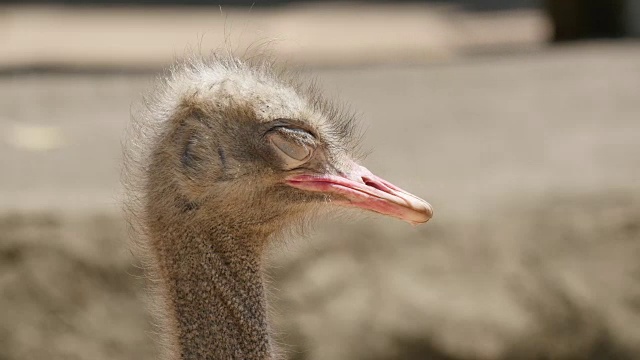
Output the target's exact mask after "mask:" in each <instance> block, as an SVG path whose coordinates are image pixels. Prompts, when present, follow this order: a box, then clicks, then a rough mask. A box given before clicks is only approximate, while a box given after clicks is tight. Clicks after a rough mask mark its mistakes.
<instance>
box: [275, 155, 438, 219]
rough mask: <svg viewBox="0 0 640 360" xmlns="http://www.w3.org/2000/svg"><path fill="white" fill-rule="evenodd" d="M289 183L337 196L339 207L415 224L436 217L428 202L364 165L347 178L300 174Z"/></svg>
mask: <svg viewBox="0 0 640 360" xmlns="http://www.w3.org/2000/svg"><path fill="white" fill-rule="evenodd" d="M354 165H355V164H354ZM286 183H287V184H288V185H290V186H292V187H295V188H298V189H301V190H306V191H314V192H322V193H326V194H331V195H334V198H335V200H334V203H336V204H339V205H343V206H350V207H357V208H361V209H365V210H370V211H374V212H377V213H380V214H383V215H388V216H393V217H395V218H398V219H401V220H404V221H407V222H409V223H411V224H420V223H425V222H427V221H429V219H431V217H432V216H433V209H432V208H431V205H430V204H429V203H428V202H426V201H424V200H422V199H420V198H419V197H417V196H415V195H413V194H411V193H409V192H406V191H404V190H402V189H400V188H399V187H397V186H395V185H393V184H391V183H389V182H388V181H386V180H384V179H382V178H379V177H377V176H375V175H373V174H372V173H371V171H369V170H368V169H367V168H365V167H364V166H360V165H355V166H354V168H353V170H352V171H351V173H350V174H345V175H344V176H340V175H308V174H297V175H292V176H290V177H288V178H287V179H286Z"/></svg>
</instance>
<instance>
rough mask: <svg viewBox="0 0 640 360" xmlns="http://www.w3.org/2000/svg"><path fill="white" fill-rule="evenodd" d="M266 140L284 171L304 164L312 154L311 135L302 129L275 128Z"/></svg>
mask: <svg viewBox="0 0 640 360" xmlns="http://www.w3.org/2000/svg"><path fill="white" fill-rule="evenodd" d="M267 139H268V140H269V144H270V145H271V147H272V148H273V149H274V152H275V154H276V155H277V156H278V157H279V158H280V160H282V162H283V163H284V167H285V169H286V170H291V169H293V168H296V167H298V166H300V165H302V164H304V163H305V162H307V160H309V159H310V158H311V155H312V154H313V150H314V146H313V135H311V134H310V133H308V132H306V131H304V130H302V129H296V128H289V127H280V126H279V127H275V128H273V129H272V130H271V131H269V133H267Z"/></svg>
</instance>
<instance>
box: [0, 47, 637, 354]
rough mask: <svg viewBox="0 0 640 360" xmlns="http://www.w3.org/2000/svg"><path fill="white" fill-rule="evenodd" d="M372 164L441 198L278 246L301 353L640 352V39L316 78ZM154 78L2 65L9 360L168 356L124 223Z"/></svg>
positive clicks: (286, 331)
mask: <svg viewBox="0 0 640 360" xmlns="http://www.w3.org/2000/svg"><path fill="white" fill-rule="evenodd" d="M312 73H313V74H316V75H318V77H319V79H320V80H321V82H322V83H324V85H325V88H326V89H327V91H328V92H329V93H330V94H333V95H334V96H336V97H339V98H340V99H343V100H345V101H347V102H348V103H350V104H351V106H352V107H353V108H354V109H356V110H358V111H359V112H360V113H361V118H362V120H363V124H364V126H365V128H366V129H367V132H366V135H365V143H364V146H365V148H370V149H371V154H370V155H369V156H368V157H367V159H366V160H365V164H366V165H367V167H369V168H371V169H372V170H375V171H377V172H378V173H380V174H381V175H382V176H384V177H386V178H389V179H390V180H393V181H394V182H396V183H399V184H400V185H401V186H403V187H405V188H407V189H410V190H412V191H413V192H415V193H417V194H418V195H420V196H422V197H424V198H426V199H428V200H430V202H432V204H433V205H434V207H435V209H436V216H435V218H434V219H433V221H432V223H429V224H428V225H427V226H423V227H419V228H411V227H408V226H404V225H403V224H398V223H396V222H394V221H392V220H389V219H383V218H379V217H375V216H371V217H368V218H367V219H365V220H362V221H357V222H351V223H350V224H346V223H345V224H340V225H339V226H338V227H335V226H334V227H333V229H329V228H327V227H325V226H320V228H319V231H318V233H317V234H316V235H313V236H311V237H310V239H308V240H304V241H299V242H296V245H290V246H288V249H287V251H286V252H284V251H281V250H277V251H274V255H273V257H272V263H271V264H272V273H273V276H274V286H275V287H277V288H279V289H281V292H282V293H281V295H280V296H279V297H278V299H274V300H273V302H274V304H275V305H276V309H277V310H278V311H277V313H279V314H281V315H282V316H278V317H276V318H274V322H275V324H276V326H277V329H279V330H282V334H283V335H282V338H283V339H282V342H283V343H285V344H287V347H288V348H289V349H290V358H292V359H377V358H379V359H414V358H415V359H424V358H428V359H429V358H430V359H526V358H532V359H541V358H548V359H634V358H638V356H640V355H638V354H640V349H639V348H638V344H640V332H639V330H638V329H640V306H639V305H638V304H639V302H640V284H639V281H640V277H639V275H638V274H640V269H638V262H637V259H638V258H639V257H638V256H639V255H640V220H639V219H640V208H639V207H638V204H639V202H638V200H639V199H640V145H639V143H638V139H639V138H640V122H639V121H638V118H639V115H640V102H638V101H637V94H640V46H638V44H637V43H618V44H607V43H601V44H585V45H581V46H575V47H568V48H552V49H547V50H544V51H538V52H524V53H514V54H506V55H502V56H476V57H470V58H462V59H459V60H456V61H452V62H448V63H445V64H440V65H433V66H411V67H396V66H377V67H357V68H324V69H317V70H313V71H312ZM150 81H151V76H149V75H135V74H93V75H91V74H40V73H36V74H14V75H3V76H0V137H1V138H0V168H1V169H2V173H1V176H0V212H1V213H2V214H3V215H2V216H1V217H0V289H1V290H0V294H1V295H0V358H1V359H76V358H77V359H114V358H118V359H140V358H152V354H153V351H154V350H153V343H152V341H151V338H152V336H151V335H150V333H152V328H151V327H150V326H149V325H148V318H147V316H146V314H145V312H144V307H143V304H142V300H141V297H140V296H141V291H140V288H141V281H140V279H139V278H138V277H137V276H138V275H140V272H139V270H138V269H137V268H136V266H135V263H134V262H133V261H132V260H131V259H130V257H129V254H128V252H127V250H126V245H125V243H126V240H125V231H124V223H123V220H122V219H121V218H120V217H119V213H118V211H117V207H118V191H119V186H118V177H119V163H120V150H119V139H120V136H121V133H122V131H123V128H124V126H125V124H126V122H127V121H128V118H129V109H130V105H131V103H132V101H135V99H139V94H140V92H141V91H142V90H143V89H144V88H146V87H148V85H149V84H150Z"/></svg>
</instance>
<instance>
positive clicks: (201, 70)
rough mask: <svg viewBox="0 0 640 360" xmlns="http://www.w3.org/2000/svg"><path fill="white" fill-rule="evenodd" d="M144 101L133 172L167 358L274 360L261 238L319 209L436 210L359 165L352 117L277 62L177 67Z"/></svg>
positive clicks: (130, 165)
mask: <svg viewBox="0 0 640 360" xmlns="http://www.w3.org/2000/svg"><path fill="white" fill-rule="evenodd" d="M147 105H148V106H147V110H145V111H143V112H142V113H140V114H139V115H140V116H137V117H135V119H134V122H133V123H132V126H133V130H134V131H135V132H134V133H132V134H130V135H129V137H128V140H129V142H128V143H127V145H128V147H127V148H126V150H127V151H126V152H125V155H126V156H127V161H126V162H125V164H126V168H125V170H127V171H126V172H125V178H124V180H125V185H127V187H128V190H129V191H128V194H129V196H130V197H129V198H128V199H129V202H128V205H129V206H128V209H129V215H130V219H132V220H134V221H132V223H133V224H134V225H137V226H138V227H136V228H135V229H136V230H139V231H140V235H142V236H138V238H137V239H136V240H137V242H136V245H139V246H137V247H138V248H139V251H138V254H140V255H142V258H143V259H144V260H146V261H145V265H146V269H147V272H148V274H149V275H150V276H151V277H152V278H154V279H156V280H157V281H153V282H152V288H153V289H154V292H156V293H157V299H158V300H159V302H158V306H157V308H158V315H159V316H158V319H160V321H161V322H162V326H161V327H162V329H163V331H162V336H163V340H164V341H163V342H164V343H165V344H166V345H167V346H166V348H167V349H166V351H167V354H168V358H170V359H178V358H189V359H195V358H203V359H204V358H219V359H232V358H233V359H236V358H237V359H261V360H264V359H270V358H272V357H271V354H273V353H274V349H273V347H274V346H273V344H272V343H271V340H270V336H269V325H268V323H267V315H266V299H265V296H264V284H263V281H262V278H263V275H262V271H263V270H262V269H263V264H262V254H263V253H264V252H263V250H264V245H266V244H267V242H268V240H269V239H270V238H272V235H273V234H276V233H278V232H280V231H282V230H284V229H287V228H288V227H289V226H290V225H296V224H299V223H300V222H301V220H302V219H303V218H304V217H305V216H307V215H309V214H313V213H315V211H314V210H317V209H321V208H325V209H328V208H332V207H333V206H335V205H338V206H346V207H356V208H361V209H365V210H369V211H374V212H378V213H381V214H385V215H389V216H393V217H396V218H400V219H402V220H406V221H408V222H410V223H421V222H426V221H427V220H429V218H430V217H431V215H432V210H431V206H430V205H429V204H428V203H427V202H425V201H424V200H421V199H419V198H418V197H416V196H413V195H411V194H409V193H407V192H405V191H403V190H401V189H399V188H398V187H396V186H394V185H392V184H390V183H388V182H387V181H385V180H383V179H381V178H379V177H377V176H375V175H373V174H372V173H371V172H370V171H369V170H367V169H366V168H364V167H362V166H361V165H359V164H358V163H357V162H356V161H355V160H354V159H355V157H354V150H353V149H354V135H353V121H352V116H350V115H348V114H346V113H344V112H341V111H339V110H337V109H336V108H335V107H334V106H332V105H331V104H330V103H329V102H327V101H325V100H323V99H322V98H321V97H320V96H319V94H318V92H317V91H315V90H314V88H313V86H311V87H304V86H302V85H301V84H300V83H299V82H297V80H295V78H294V77H290V76H286V75H282V74H278V73H276V72H275V71H274V70H273V66H271V64H269V63H265V62H263V63H261V64H257V65H250V64H247V63H246V62H243V61H240V60H237V59H234V58H231V57H230V58H225V59H220V58H216V59H214V60H212V61H203V60H194V61H193V62H191V63H186V64H180V65H177V67H176V68H174V71H173V72H172V73H171V75H170V76H169V77H168V79H167V80H165V81H164V82H163V83H161V84H160V86H159V87H158V88H157V89H156V90H155V91H154V92H152V95H151V97H149V98H148V99H147Z"/></svg>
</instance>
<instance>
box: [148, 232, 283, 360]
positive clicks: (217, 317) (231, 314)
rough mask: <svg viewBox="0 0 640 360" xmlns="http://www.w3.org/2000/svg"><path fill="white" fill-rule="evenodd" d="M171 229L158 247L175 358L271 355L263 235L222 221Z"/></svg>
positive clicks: (255, 359) (257, 359) (261, 358)
mask: <svg viewBox="0 0 640 360" xmlns="http://www.w3.org/2000/svg"><path fill="white" fill-rule="evenodd" d="M209 225H213V224H209ZM183 226H184V224H183ZM198 228H202V227H198ZM191 229H194V227H191ZM173 230H174V231H169V232H168V233H169V234H172V235H174V237H173V238H166V237H165V238H164V239H162V240H161V241H159V242H161V243H162V245H161V246H160V247H159V248H158V247H156V249H157V250H158V262H159V264H158V265H159V273H160V276H161V278H162V279H161V280H162V281H163V282H164V284H165V286H166V288H165V294H166V298H167V299H166V305H167V306H166V307H167V309H166V310H167V312H168V314H166V315H167V316H169V319H168V320H169V322H170V323H171V324H172V326H171V327H172V328H173V329H171V334H170V337H173V339H170V342H171V344H170V346H172V347H176V348H177V349H174V350H173V358H174V359H216V360H217V359H225V360H226V359H247V360H267V359H272V346H271V341H270V338H269V328H268V325H267V310H266V301H265V292H264V284H263V271H262V265H261V257H262V251H261V250H262V249H261V248H262V246H261V245H256V244H264V243H265V241H264V239H255V238H251V236H250V235H248V234H247V233H246V232H245V233H244V234H242V233H241V232H236V231H233V230H232V229H231V228H229V227H226V226H224V225H223V224H215V226H214V227H213V228H212V229H211V230H209V231H206V232H204V233H202V231H190V230H189V229H173ZM165 234H167V232H165ZM252 236H253V237H255V236H258V235H256V234H253V235H252ZM167 245H169V246H167Z"/></svg>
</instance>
